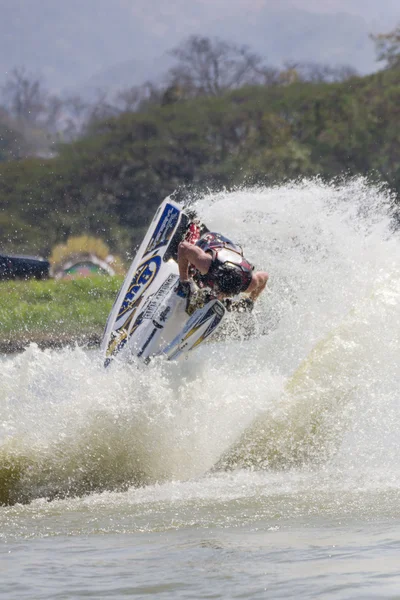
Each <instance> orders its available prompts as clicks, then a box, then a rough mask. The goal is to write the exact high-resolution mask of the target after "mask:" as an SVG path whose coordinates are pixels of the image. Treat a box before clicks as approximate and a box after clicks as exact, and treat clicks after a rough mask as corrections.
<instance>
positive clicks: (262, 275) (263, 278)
mask: <svg viewBox="0 0 400 600" xmlns="http://www.w3.org/2000/svg"><path fill="white" fill-rule="evenodd" d="M267 281H268V273H266V272H265V271H257V272H256V273H253V277H252V278H251V282H250V285H249V287H248V288H247V290H246V292H245V293H246V294H249V296H250V298H251V299H252V300H253V302H254V301H255V300H257V298H258V296H259V295H260V294H261V292H263V291H264V290H265V286H266V285H267Z"/></svg>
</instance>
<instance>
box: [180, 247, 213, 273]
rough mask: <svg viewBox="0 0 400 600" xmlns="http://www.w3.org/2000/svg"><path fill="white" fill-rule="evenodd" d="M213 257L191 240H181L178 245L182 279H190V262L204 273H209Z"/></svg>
mask: <svg viewBox="0 0 400 600" xmlns="http://www.w3.org/2000/svg"><path fill="white" fill-rule="evenodd" d="M211 262H212V258H211V256H210V255H209V254H207V253H206V252H204V250H202V249H201V248H199V247H198V246H194V245H193V244H190V243H189V242H181V243H180V244H179V246H178V267H179V278H180V280H181V281H187V280H188V279H189V264H191V265H193V266H194V268H195V269H197V270H198V271H200V273H201V274H202V275H205V274H206V273H208V269H209V268H210V265H211Z"/></svg>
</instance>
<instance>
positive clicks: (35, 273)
mask: <svg viewBox="0 0 400 600" xmlns="http://www.w3.org/2000/svg"><path fill="white" fill-rule="evenodd" d="M49 269H50V263H49V261H48V260H43V259H42V258H35V257H33V256H13V255H7V254H0V280H1V279H47V278H48V277H49Z"/></svg>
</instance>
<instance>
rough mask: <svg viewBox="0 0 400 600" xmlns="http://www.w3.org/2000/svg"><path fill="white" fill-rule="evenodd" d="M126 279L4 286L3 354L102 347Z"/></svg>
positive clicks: (0, 312)
mask: <svg viewBox="0 0 400 600" xmlns="http://www.w3.org/2000/svg"><path fill="white" fill-rule="evenodd" d="M122 281H123V277H104V276H98V277H88V278H82V279H73V280H58V281H55V280H48V281H35V280H29V281H2V282H0V352H3V353H5V352H17V351H19V350H21V349H23V348H24V347H26V346H27V345H28V344H29V343H31V342H35V343H37V344H38V345H39V346H40V347H43V348H44V347H60V346H63V345H65V344H69V343H75V342H78V343H80V344H90V345H95V344H97V343H98V342H99V339H100V337H101V334H102V332H103V329H104V325H105V322H106V319H107V316H108V313H109V311H110V309H111V307H112V305H113V302H114V300H115V297H116V295H117V292H118V290H119V288H120V286H121V283H122Z"/></svg>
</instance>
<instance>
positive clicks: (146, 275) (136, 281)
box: [116, 255, 161, 320]
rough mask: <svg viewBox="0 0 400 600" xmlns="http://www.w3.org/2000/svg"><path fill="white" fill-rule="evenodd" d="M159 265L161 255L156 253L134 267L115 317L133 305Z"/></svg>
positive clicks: (118, 317)
mask: <svg viewBox="0 0 400 600" xmlns="http://www.w3.org/2000/svg"><path fill="white" fill-rule="evenodd" d="M160 265H161V257H160V256H158V255H155V256H152V257H151V258H148V259H147V260H145V261H144V262H143V263H142V264H141V265H139V266H138V268H137V269H136V272H135V275H134V276H133V279H132V281H131V284H130V286H129V289H128V291H127V293H126V295H125V298H124V301H123V303H122V305H121V308H120V309H119V313H118V316H117V319H116V320H118V319H120V318H121V317H122V315H124V314H125V313H126V312H127V311H128V310H130V309H131V308H132V307H133V304H134V302H136V301H137V300H138V299H139V298H140V296H142V294H143V292H144V291H145V290H146V289H147V288H148V287H149V285H150V284H151V283H152V282H153V281H154V278H155V276H156V275H157V273H158V271H159V269H160Z"/></svg>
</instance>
